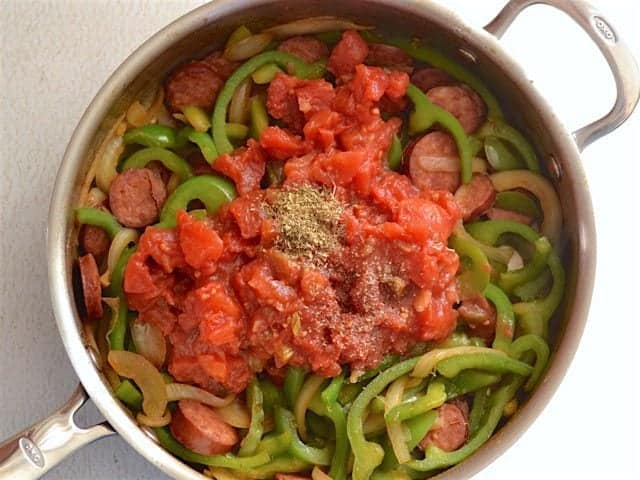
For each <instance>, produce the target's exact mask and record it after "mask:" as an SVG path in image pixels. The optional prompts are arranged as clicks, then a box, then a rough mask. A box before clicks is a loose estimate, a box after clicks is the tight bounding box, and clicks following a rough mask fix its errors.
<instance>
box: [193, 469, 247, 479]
mask: <svg viewBox="0 0 640 480" xmlns="http://www.w3.org/2000/svg"><path fill="white" fill-rule="evenodd" d="M202 473H204V474H205V475H206V476H207V477H211V478H215V479H216V480H242V479H244V478H246V477H245V476H242V477H240V476H237V475H235V474H233V473H232V472H231V471H229V470H227V469H225V468H214V467H211V468H208V469H206V470H205V471H204V472H202Z"/></svg>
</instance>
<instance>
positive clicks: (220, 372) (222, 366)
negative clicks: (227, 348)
mask: <svg viewBox="0 0 640 480" xmlns="http://www.w3.org/2000/svg"><path fill="white" fill-rule="evenodd" d="M198 364H199V365H200V367H202V370H204V373H206V374H207V375H209V376H210V377H211V378H213V379H215V380H217V381H218V382H220V383H224V382H226V381H227V378H229V372H228V371H227V362H226V358H225V354H224V352H216V353H211V354H207V355H198Z"/></svg>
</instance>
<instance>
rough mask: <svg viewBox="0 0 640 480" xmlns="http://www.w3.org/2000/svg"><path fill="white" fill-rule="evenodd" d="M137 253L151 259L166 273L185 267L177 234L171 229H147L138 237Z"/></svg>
mask: <svg viewBox="0 0 640 480" xmlns="http://www.w3.org/2000/svg"><path fill="white" fill-rule="evenodd" d="M137 252H139V253H140V254H142V255H144V256H145V257H147V258H149V257H150V258H152V259H153V261H154V262H155V263H156V264H158V266H159V267H160V268H162V270H163V271H164V272H166V273H171V272H173V271H174V270H175V269H176V268H180V267H183V266H184V265H185V260H184V255H183V254H182V249H181V248H180V243H179V241H178V232H177V231H176V230H175V229H173V228H157V227H147V229H146V230H145V231H144V233H143V234H142V235H141V236H140V240H139V241H138V250H137Z"/></svg>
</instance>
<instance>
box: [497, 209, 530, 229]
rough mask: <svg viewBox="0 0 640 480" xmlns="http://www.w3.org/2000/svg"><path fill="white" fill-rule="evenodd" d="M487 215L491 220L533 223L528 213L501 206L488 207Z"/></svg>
mask: <svg viewBox="0 0 640 480" xmlns="http://www.w3.org/2000/svg"><path fill="white" fill-rule="evenodd" d="M487 217H489V219H491V220H509V221H512V222H518V223H523V224H524V225H531V224H532V223H533V218H531V217H529V216H528V215H525V214H523V213H518V212H514V211H513V210H504V209H502V208H490V209H489V210H488V211H487Z"/></svg>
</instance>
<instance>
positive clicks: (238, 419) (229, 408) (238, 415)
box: [216, 399, 251, 428]
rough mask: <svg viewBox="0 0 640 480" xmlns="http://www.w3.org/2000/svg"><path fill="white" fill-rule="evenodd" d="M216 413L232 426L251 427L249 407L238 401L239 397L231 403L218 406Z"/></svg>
mask: <svg viewBox="0 0 640 480" xmlns="http://www.w3.org/2000/svg"><path fill="white" fill-rule="evenodd" d="M216 413H217V414H218V415H220V418H222V419H223V420H224V421H225V422H227V423H228V424H229V425H231V426H232V427H236V428H249V425H250V424H251V416H250V415H249V411H248V410H247V407H246V406H245V405H243V404H241V403H240V402H238V401H237V399H236V400H234V401H233V402H231V403H230V404H229V405H226V406H224V407H220V408H216Z"/></svg>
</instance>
